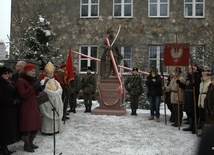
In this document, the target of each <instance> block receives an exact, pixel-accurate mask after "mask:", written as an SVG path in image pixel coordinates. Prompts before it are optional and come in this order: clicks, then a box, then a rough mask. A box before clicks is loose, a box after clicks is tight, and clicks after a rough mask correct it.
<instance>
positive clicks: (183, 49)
mask: <svg viewBox="0 0 214 155" xmlns="http://www.w3.org/2000/svg"><path fill="white" fill-rule="evenodd" d="M189 56H190V52H189V43H167V44H165V45H164V65H165V66H188V65H189Z"/></svg>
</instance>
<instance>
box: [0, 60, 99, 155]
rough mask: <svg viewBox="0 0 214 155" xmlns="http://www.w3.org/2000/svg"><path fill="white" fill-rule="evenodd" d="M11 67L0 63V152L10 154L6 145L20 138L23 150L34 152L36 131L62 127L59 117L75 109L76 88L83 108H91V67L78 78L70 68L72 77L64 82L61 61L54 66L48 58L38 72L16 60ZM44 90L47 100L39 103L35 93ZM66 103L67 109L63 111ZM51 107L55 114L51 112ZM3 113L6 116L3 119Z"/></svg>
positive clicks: (47, 132)
mask: <svg viewBox="0 0 214 155" xmlns="http://www.w3.org/2000/svg"><path fill="white" fill-rule="evenodd" d="M15 70H16V73H15V74H13V71H12V69H10V68H8V67H6V66H2V67H0V85H1V86H0V100H1V104H0V121H1V122H0V123H1V126H0V154H1V155H10V154H12V153H13V151H10V150H8V147H7V146H8V145H10V144H13V143H16V142H18V141H19V140H23V142H24V146H23V150H24V151H26V152H35V149H37V148H39V146H37V145H35V144H34V143H33V141H34V139H35V137H36V135H37V133H38V131H40V132H41V134H42V135H53V134H56V133H59V132H61V131H62V126H63V125H62V124H63V121H66V120H67V119H69V117H68V116H67V115H69V112H73V113H76V111H75V108H76V106H77V103H76V99H77V94H78V93H79V91H80V89H82V90H83V93H84V96H85V97H84V104H85V108H86V110H85V112H87V113H90V112H91V106H92V95H93V94H94V93H95V91H96V79H95V76H94V75H93V74H91V70H92V69H91V67H88V68H87V74H86V75H85V76H83V78H82V80H81V78H80V76H79V75H78V74H77V73H76V68H74V74H75V76H74V80H71V81H70V83H68V84H67V85H66V84H65V83H64V70H65V64H61V65H60V66H59V70H58V71H56V70H55V66H54V64H53V63H51V62H48V63H47V64H46V66H45V68H44V72H42V73H40V74H39V75H38V76H37V74H36V66H35V65H33V64H31V63H26V62H25V61H18V62H17V63H16V65H15ZM41 92H44V93H46V94H47V96H48V101H46V102H44V103H42V104H39V103H38V100H37V96H38V95H39V94H40V93H41ZM68 104H69V105H70V110H68V111H67V107H68ZM53 110H54V111H55V115H53ZM5 117H7V119H5Z"/></svg>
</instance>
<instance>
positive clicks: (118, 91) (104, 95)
mask: <svg viewBox="0 0 214 155" xmlns="http://www.w3.org/2000/svg"><path fill="white" fill-rule="evenodd" d="M119 31H120V27H119V30H118V33H117V35H118V34H119ZM107 34H108V38H106V39H105V42H104V45H102V46H101V47H102V48H103V49H104V53H103V55H102V57H101V64H100V79H99V80H98V90H99V96H100V97H99V99H98V102H99V103H100V106H99V107H97V108H95V109H94V110H92V111H91V113H92V114H94V115H116V116H122V115H125V113H126V109H125V108H124V107H121V103H122V101H123V96H124V89H123V84H122V82H121V78H120V76H119V73H118V67H117V65H118V64H120V62H121V60H122V59H123V56H122V54H121V53H120V48H119V46H118V44H117V43H116V42H115V40H116V38H117V35H116V37H114V35H113V30H112V28H111V27H110V28H109V29H108V30H107Z"/></svg>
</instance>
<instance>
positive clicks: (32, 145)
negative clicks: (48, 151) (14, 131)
mask: <svg viewBox="0 0 214 155" xmlns="http://www.w3.org/2000/svg"><path fill="white" fill-rule="evenodd" d="M35 137H36V135H30V146H31V147H32V149H38V148H39V147H38V146H36V145H34V144H33V140H34V139H35Z"/></svg>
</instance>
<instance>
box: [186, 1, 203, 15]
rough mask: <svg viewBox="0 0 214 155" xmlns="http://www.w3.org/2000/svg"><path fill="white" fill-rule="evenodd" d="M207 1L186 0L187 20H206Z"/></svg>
mask: <svg viewBox="0 0 214 155" xmlns="http://www.w3.org/2000/svg"><path fill="white" fill-rule="evenodd" d="M204 13H205V0H184V17H185V18H204V17H205V15H204Z"/></svg>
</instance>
